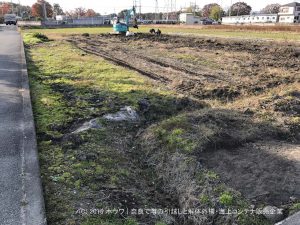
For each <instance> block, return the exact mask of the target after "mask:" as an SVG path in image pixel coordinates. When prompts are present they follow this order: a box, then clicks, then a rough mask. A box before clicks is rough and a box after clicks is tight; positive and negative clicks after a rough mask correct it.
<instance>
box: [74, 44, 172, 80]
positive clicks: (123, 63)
mask: <svg viewBox="0 0 300 225" xmlns="http://www.w3.org/2000/svg"><path fill="white" fill-rule="evenodd" d="M71 43H73V44H75V46H76V47H77V48H79V49H80V50H82V51H84V52H87V53H90V54H94V55H98V56H100V57H102V58H104V59H106V60H108V61H111V62H113V63H115V64H117V65H120V66H123V67H126V68H128V69H131V70H134V71H136V72H139V73H140V74H142V75H144V76H147V77H149V78H151V79H154V80H157V81H160V82H162V83H167V82H169V81H170V80H168V79H167V78H165V77H161V76H159V75H157V74H155V73H152V72H149V71H145V70H141V69H139V68H137V67H135V66H132V65H130V64H129V63H127V62H125V61H123V60H120V59H117V58H116V57H113V56H110V55H108V54H107V53H104V52H99V51H96V50H94V49H91V48H89V47H81V46H80V42H77V41H74V40H72V41H71Z"/></svg>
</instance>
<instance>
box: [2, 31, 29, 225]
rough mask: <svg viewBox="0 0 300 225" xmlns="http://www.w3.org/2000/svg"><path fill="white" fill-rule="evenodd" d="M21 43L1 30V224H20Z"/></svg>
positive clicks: (15, 36) (11, 33) (11, 34)
mask: <svg viewBox="0 0 300 225" xmlns="http://www.w3.org/2000/svg"><path fill="white" fill-rule="evenodd" d="M21 66H22V64H21V41H20V35H19V33H18V32H17V31H16V27H12V26H10V27H3V26H1V27H0V224H1V225H19V224H21V200H22V179H21V178H22V177H21V170H22V169H21V168H22V163H21V162H22V161H21V152H20V150H21V144H22V136H23V131H22V128H21V119H22V118H23V116H22V108H23V107H22V94H21V92H20V89H21V82H22V78H21V69H22V67H21Z"/></svg>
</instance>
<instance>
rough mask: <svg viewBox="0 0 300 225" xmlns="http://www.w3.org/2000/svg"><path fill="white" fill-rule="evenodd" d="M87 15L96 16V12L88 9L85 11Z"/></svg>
mask: <svg viewBox="0 0 300 225" xmlns="http://www.w3.org/2000/svg"><path fill="white" fill-rule="evenodd" d="M85 16H86V17H94V16H96V12H95V11H94V10H93V9H88V10H87V11H86V13H85Z"/></svg>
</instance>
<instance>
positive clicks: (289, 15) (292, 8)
mask: <svg viewBox="0 0 300 225" xmlns="http://www.w3.org/2000/svg"><path fill="white" fill-rule="evenodd" d="M278 15H279V23H300V3H298V2H292V3H289V4H286V5H283V6H281V7H280V9H279V13H278Z"/></svg>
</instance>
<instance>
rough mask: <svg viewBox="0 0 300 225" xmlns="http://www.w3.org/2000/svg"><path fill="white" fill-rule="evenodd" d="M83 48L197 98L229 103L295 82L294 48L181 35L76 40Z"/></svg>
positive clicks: (295, 63) (98, 36) (102, 36)
mask: <svg viewBox="0 0 300 225" xmlns="http://www.w3.org/2000/svg"><path fill="white" fill-rule="evenodd" d="M72 42H74V43H76V45H77V46H78V47H80V48H81V49H82V50H84V51H87V52H90V53H94V54H97V55H99V56H102V57H104V58H106V59H108V60H111V61H113V62H115V63H116V64H118V65H122V66H126V67H128V68H130V69H133V70H136V71H138V72H140V73H141V74H143V75H146V76H148V77H150V78H152V79H154V80H158V81H160V82H163V83H165V84H166V85H168V87H170V88H172V89H176V90H177V91H178V92H181V93H182V94H184V95H191V96H193V97H196V98H198V99H217V100H222V101H228V100H229V101H230V100H233V99H235V98H238V97H241V96H247V95H252V94H259V93H262V92H265V91H267V90H268V89H270V88H274V87H277V86H279V85H282V84H290V83H293V82H295V81H296V79H297V78H296V76H298V79H299V62H300V60H299V58H297V57H295V55H294V46H284V45H281V46H278V44H276V43H273V44H272V43H269V44H265V43H260V42H259V41H256V42H255V41H251V42H250V41H244V42H241V41H231V40H220V39H211V38H210V39H200V38H188V37H179V36H163V37H155V36H152V35H147V34H139V35H138V36H136V37H130V38H127V37H121V36H109V35H95V36H92V37H91V38H85V37H74V38H73V39H72Z"/></svg>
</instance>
